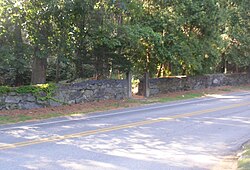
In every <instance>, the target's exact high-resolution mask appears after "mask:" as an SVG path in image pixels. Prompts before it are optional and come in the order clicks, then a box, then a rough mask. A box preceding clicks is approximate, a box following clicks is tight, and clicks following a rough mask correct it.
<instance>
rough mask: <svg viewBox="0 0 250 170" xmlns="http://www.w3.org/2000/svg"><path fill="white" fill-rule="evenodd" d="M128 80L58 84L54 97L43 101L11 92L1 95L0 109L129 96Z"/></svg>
mask: <svg viewBox="0 0 250 170" xmlns="http://www.w3.org/2000/svg"><path fill="white" fill-rule="evenodd" d="M127 86H128V81H127V80H91V81H85V82H81V83H74V84H57V89H56V91H55V93H54V94H53V96H52V99H49V100H45V101H42V100H40V99H39V97H37V96H35V95H33V94H18V93H15V92H10V93H8V94H2V95H0V110H12V109H31V108H42V107H48V106H60V105H63V104H75V103H82V102H89V101H99V100H106V99H124V98H127V97H128V95H129V94H128V91H127Z"/></svg>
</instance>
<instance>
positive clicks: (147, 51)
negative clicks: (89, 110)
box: [0, 0, 250, 86]
mask: <svg viewBox="0 0 250 170" xmlns="http://www.w3.org/2000/svg"><path fill="white" fill-rule="evenodd" d="M249 11H250V4H249V2H248V1H247V0H237V1H236V0H207V1H201V0H175V1H172V0H74V1H72V0H0V74H1V77H0V85H11V86H19V85H24V84H30V83H31V84H39V83H45V82H46V81H53V82H58V81H61V80H69V81H71V80H74V79H77V78H84V79H107V78H117V77H118V78H119V77H120V76H121V75H123V74H124V73H126V72H127V71H132V72H133V74H134V75H135V76H136V77H140V76H142V75H143V73H144V72H149V73H150V75H151V77H162V76H168V75H200V74H209V73H219V72H224V73H227V72H240V71H246V70H247V69H249V65H250V56H249V52H250V46H249V44H250V12H249Z"/></svg>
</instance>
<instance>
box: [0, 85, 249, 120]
mask: <svg viewBox="0 0 250 170" xmlns="http://www.w3.org/2000/svg"><path fill="white" fill-rule="evenodd" d="M246 90H247V91H250V85H246V86H240V87H219V88H213V89H203V90H193V91H182V92H175V93H168V94H161V95H158V96H153V97H149V98H144V97H142V96H134V98H133V99H126V100H106V101H99V102H90V103H82V104H74V105H68V106H59V107H49V108H41V109H30V110H9V111H0V124H9V123H17V122H25V121H35V120H41V119H48V118H54V117H61V116H81V115H82V114H87V113H93V112H101V111H108V110H114V109H122V108H129V107H136V106H143V105H146V104H153V103H165V102H171V101H177V100H184V99H192V98H196V97H205V96H206V95H208V94H225V93H230V92H234V91H246Z"/></svg>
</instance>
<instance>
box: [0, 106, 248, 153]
mask: <svg viewBox="0 0 250 170" xmlns="http://www.w3.org/2000/svg"><path fill="white" fill-rule="evenodd" d="M247 105H250V102H245V103H239V104H234V105H230V106H224V107H219V108H214V109H207V110H202V111H196V112H190V113H184V114H177V115H173V116H168V117H162V118H157V119H151V120H143V121H138V122H134V123H128V124H124V125H117V126H112V127H107V128H102V129H96V130H90V131H84V132H80V133H74V134H68V135H62V136H56V137H48V138H41V139H35V140H30V141H24V142H18V143H13V144H0V150H5V149H12V148H18V147H24V146H30V145H35V144H41V143H47V142H56V141H60V140H64V139H72V138H79V137H84V136H89V135H95V134H99V133H105V132H111V131H116V130H122V129H128V128H133V127H138V126H143V125H149V124H153V123H159V122H165V121H170V120H173V119H178V118H186V117H192V116H197V115H202V114H206V113H212V112H217V111H222V110H228V109H233V108H237V107H242V106H247Z"/></svg>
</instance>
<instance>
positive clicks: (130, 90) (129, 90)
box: [126, 71, 132, 98]
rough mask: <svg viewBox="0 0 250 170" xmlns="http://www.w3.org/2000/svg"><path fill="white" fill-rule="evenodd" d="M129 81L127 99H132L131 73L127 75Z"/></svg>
mask: <svg viewBox="0 0 250 170" xmlns="http://www.w3.org/2000/svg"><path fill="white" fill-rule="evenodd" d="M126 80H127V97H128V98H132V74H131V72H130V71H128V72H127V73H126Z"/></svg>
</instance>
